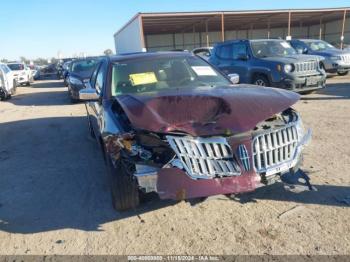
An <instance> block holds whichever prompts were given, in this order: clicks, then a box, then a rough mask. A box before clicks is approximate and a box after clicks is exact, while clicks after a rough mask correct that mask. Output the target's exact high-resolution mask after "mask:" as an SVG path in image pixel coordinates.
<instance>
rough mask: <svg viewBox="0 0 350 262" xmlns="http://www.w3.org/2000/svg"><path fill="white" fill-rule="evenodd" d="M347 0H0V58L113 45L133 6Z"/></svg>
mask: <svg viewBox="0 0 350 262" xmlns="http://www.w3.org/2000/svg"><path fill="white" fill-rule="evenodd" d="M349 6H350V0H347V1H345V0H293V1H287V0H282V1H281V0H274V1H269V0H260V1H259V0H247V1H243V0H239V1H237V0H215V1H213V0H172V1H170V0H168V1H166V0H124V1H121V0H17V1H10V0H6V1H0V59H2V58H6V59H10V60H16V59H19V57H20V56H24V57H26V58H29V59H35V58H38V57H43V58H51V57H57V55H58V52H60V53H62V55H63V56H72V55H73V54H79V53H82V52H84V53H86V54H88V55H100V54H102V53H103V51H104V50H106V49H108V48H110V49H112V50H113V51H114V50H115V48H114V41H113V34H114V33H115V32H116V31H118V29H120V28H121V27H122V26H123V25H124V24H125V23H126V22H128V21H129V20H130V19H131V18H132V17H133V16H134V15H135V14H136V13H138V12H172V11H178V12H180V11H221V10H258V9H288V8H325V7H328V8H330V7H349Z"/></svg>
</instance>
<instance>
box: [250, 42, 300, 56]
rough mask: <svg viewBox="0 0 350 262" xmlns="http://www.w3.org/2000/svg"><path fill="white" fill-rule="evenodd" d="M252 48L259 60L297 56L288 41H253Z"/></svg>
mask: <svg viewBox="0 0 350 262" xmlns="http://www.w3.org/2000/svg"><path fill="white" fill-rule="evenodd" d="M251 47H252V50H253V54H254V56H255V57H257V58H264V57H273V56H288V55H295V54H296V51H295V50H294V48H293V47H292V46H291V45H290V44H289V43H288V42H286V41H252V42H251Z"/></svg>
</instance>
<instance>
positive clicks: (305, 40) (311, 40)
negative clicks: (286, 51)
mask: <svg viewBox="0 0 350 262" xmlns="http://www.w3.org/2000/svg"><path fill="white" fill-rule="evenodd" d="M294 40H299V41H303V42H313V41H322V40H320V39H294Z"/></svg>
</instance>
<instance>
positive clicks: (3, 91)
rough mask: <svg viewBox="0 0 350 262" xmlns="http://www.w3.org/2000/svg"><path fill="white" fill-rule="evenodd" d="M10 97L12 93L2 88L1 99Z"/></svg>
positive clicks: (0, 90) (0, 89) (0, 91)
mask: <svg viewBox="0 0 350 262" xmlns="http://www.w3.org/2000/svg"><path fill="white" fill-rule="evenodd" d="M8 98H11V95H10V94H9V93H8V92H7V91H6V90H4V89H2V88H0V100H1V101H4V100H6V99H8Z"/></svg>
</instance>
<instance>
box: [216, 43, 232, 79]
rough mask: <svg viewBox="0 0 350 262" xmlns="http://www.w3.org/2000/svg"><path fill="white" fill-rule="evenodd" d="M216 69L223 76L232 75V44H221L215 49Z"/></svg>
mask: <svg viewBox="0 0 350 262" xmlns="http://www.w3.org/2000/svg"><path fill="white" fill-rule="evenodd" d="M215 55H216V57H217V58H218V59H217V60H216V67H217V68H219V69H220V70H221V71H222V72H223V73H224V74H226V75H228V74H230V73H234V72H233V70H232V44H223V45H221V46H219V47H218V48H217V49H216V53H215Z"/></svg>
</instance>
